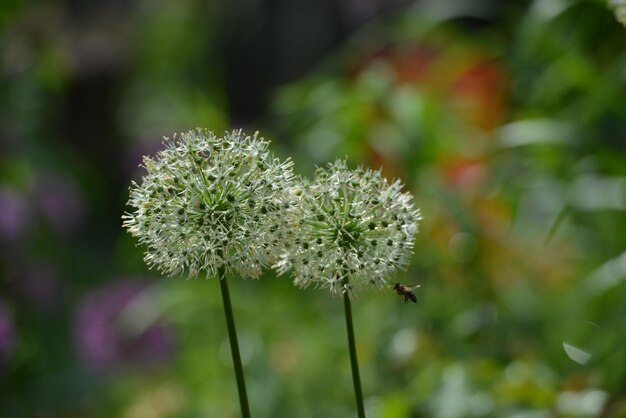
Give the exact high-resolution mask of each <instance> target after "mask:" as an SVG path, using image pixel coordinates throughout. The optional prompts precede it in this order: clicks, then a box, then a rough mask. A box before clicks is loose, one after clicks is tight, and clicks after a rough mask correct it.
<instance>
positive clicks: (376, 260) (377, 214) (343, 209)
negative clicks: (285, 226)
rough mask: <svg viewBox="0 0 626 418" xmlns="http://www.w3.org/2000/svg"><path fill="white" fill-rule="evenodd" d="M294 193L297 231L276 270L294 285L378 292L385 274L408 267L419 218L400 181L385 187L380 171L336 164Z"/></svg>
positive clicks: (384, 279) (333, 290) (319, 172)
mask: <svg viewBox="0 0 626 418" xmlns="http://www.w3.org/2000/svg"><path fill="white" fill-rule="evenodd" d="M293 194H294V195H295V196H296V198H297V199H298V202H297V203H296V204H295V205H293V206H292V210H291V211H290V218H291V222H292V223H293V224H294V228H295V229H296V232H295V233H291V234H288V236H289V237H291V239H290V240H288V241H287V244H286V245H285V247H286V248H285V250H284V251H283V254H282V256H281V257H280V259H279V261H278V262H277V263H276V264H275V268H276V269H277V271H278V272H279V274H284V273H286V272H288V271H290V270H291V271H292V274H293V276H294V283H295V284H296V285H298V286H301V287H305V286H308V285H310V284H313V285H316V286H321V287H326V288H329V289H330V290H331V291H332V292H337V291H338V290H341V291H342V292H343V291H351V290H353V289H354V288H358V287H361V286H363V285H367V284H374V285H376V286H379V287H383V286H385V285H386V284H387V281H386V278H387V277H388V276H389V274H391V273H392V272H394V271H396V270H397V269H399V268H404V267H406V266H407V264H408V262H409V257H410V255H411V253H412V247H413V243H414V236H415V234H416V233H417V228H418V221H419V220H420V219H421V216H420V212H419V209H416V208H414V206H413V203H412V200H413V199H412V196H411V195H410V194H409V193H403V192H402V184H401V183H400V182H399V181H395V182H394V183H391V184H389V183H388V182H387V181H386V180H385V179H384V178H383V177H382V175H381V173H380V171H373V170H369V169H364V168H359V169H356V170H350V169H348V168H347V166H346V162H345V161H343V160H338V161H336V162H334V163H332V164H329V165H328V167H327V168H326V169H322V168H320V169H318V170H317V172H316V178H315V179H314V180H313V181H306V180H302V181H301V182H300V184H299V185H298V186H296V187H295V189H294V191H293Z"/></svg>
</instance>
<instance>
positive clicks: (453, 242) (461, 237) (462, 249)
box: [448, 232, 478, 263]
mask: <svg viewBox="0 0 626 418" xmlns="http://www.w3.org/2000/svg"><path fill="white" fill-rule="evenodd" d="M448 251H450V255H451V256H452V258H453V259H454V260H456V261H458V262H459V263H467V262H468V261H471V260H473V259H474V257H475V256H476V253H477V252H478V246H477V245H476V239H475V238H474V236H473V235H472V234H468V233H467V232H459V233H456V234H454V235H453V236H452V238H450V241H449V242H448Z"/></svg>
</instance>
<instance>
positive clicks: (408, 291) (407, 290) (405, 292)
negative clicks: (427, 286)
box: [393, 283, 420, 303]
mask: <svg viewBox="0 0 626 418" xmlns="http://www.w3.org/2000/svg"><path fill="white" fill-rule="evenodd" d="M418 287H420V285H419V284H416V285H414V286H405V285H403V284H400V283H396V285H395V286H394V287H393V288H394V290H395V291H396V292H398V294H399V295H400V296H404V303H407V302H408V301H409V300H410V301H411V302H413V303H417V296H415V292H413V289H417V288H418Z"/></svg>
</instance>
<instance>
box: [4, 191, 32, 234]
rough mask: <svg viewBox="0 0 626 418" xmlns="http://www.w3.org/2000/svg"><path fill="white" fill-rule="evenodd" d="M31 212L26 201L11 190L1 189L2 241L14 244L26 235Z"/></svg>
mask: <svg viewBox="0 0 626 418" xmlns="http://www.w3.org/2000/svg"><path fill="white" fill-rule="evenodd" d="M29 217H30V212H29V210H28V206H27V205H26V202H25V201H24V199H23V198H22V197H21V196H20V195H19V194H17V193H15V192H14V191H13V190H11V189H7V188H1V189H0V240H1V241H5V242H8V243H13V242H15V241H17V240H19V239H20V238H21V236H22V235H24V232H25V230H26V227H27V225H28V220H29Z"/></svg>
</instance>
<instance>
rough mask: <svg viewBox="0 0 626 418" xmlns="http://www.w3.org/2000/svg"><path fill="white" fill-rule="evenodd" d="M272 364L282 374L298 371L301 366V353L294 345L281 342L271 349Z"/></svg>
mask: <svg viewBox="0 0 626 418" xmlns="http://www.w3.org/2000/svg"><path fill="white" fill-rule="evenodd" d="M270 364H271V366H272V367H273V368H274V369H275V370H277V371H279V372H281V373H287V372H290V371H292V370H296V369H297V368H298V365H299V364H300V352H299V351H298V348H297V347H296V346H295V345H294V344H293V343H291V342H289V341H279V342H277V343H275V344H273V345H272V348H271V349H270Z"/></svg>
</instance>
